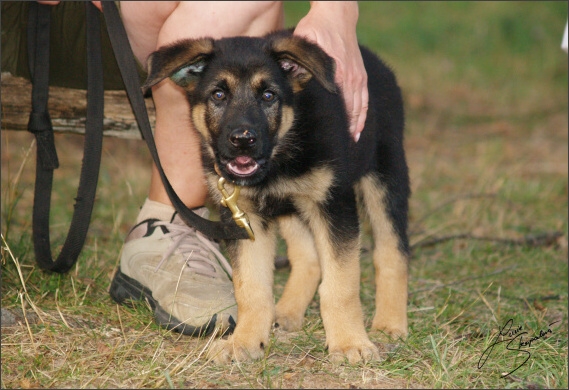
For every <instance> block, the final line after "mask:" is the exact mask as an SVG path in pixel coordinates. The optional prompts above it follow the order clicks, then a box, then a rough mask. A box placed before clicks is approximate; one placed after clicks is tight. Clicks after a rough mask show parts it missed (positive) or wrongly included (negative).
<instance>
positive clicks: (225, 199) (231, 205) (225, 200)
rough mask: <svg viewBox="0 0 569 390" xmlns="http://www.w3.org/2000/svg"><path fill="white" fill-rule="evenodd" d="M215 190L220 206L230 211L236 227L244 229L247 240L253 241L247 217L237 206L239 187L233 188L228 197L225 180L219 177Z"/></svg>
mask: <svg viewBox="0 0 569 390" xmlns="http://www.w3.org/2000/svg"><path fill="white" fill-rule="evenodd" d="M217 188H218V189H219V192H221V196H222V197H221V204H222V205H223V206H224V207H227V208H228V209H229V210H231V213H232V214H233V220H234V221H235V223H236V224H237V226H239V227H242V228H243V229H245V230H246V231H247V234H248V235H249V238H250V239H251V240H252V241H255V234H254V233H253V229H251V224H250V223H249V217H247V214H245V213H244V212H243V211H241V209H240V208H239V206H237V198H239V192H240V191H241V187H239V186H234V188H235V189H234V190H233V193H232V194H231V195H229V193H228V192H227V190H226V189H225V179H224V178H223V177H220V178H219V180H218V181H217Z"/></svg>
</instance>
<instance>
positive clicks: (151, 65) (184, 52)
mask: <svg viewBox="0 0 569 390" xmlns="http://www.w3.org/2000/svg"><path fill="white" fill-rule="evenodd" d="M212 52H213V39H210V38H201V39H185V40H181V41H178V42H175V43H173V44H171V45H168V46H164V47H161V48H160V49H158V50H157V51H155V52H153V53H152V54H150V56H149V57H148V77H147V78H146V82H145V83H144V85H143V86H142V91H143V92H144V93H146V92H147V91H148V89H150V88H151V87H153V86H154V85H156V84H158V83H159V82H160V81H162V80H164V79H165V78H167V77H170V79H172V81H174V82H175V83H176V84H178V85H179V86H181V87H183V88H186V89H189V90H191V89H192V88H193V87H194V86H195V84H196V82H197V80H198V79H199V77H200V75H201V73H202V72H203V71H204V69H205V67H206V65H207V60H208V58H209V57H210V56H211V54H212Z"/></svg>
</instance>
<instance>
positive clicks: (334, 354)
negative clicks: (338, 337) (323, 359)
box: [328, 337, 379, 364]
mask: <svg viewBox="0 0 569 390" xmlns="http://www.w3.org/2000/svg"><path fill="white" fill-rule="evenodd" d="M328 350H329V352H330V356H329V359H330V361H331V362H332V363H336V364H339V363H343V362H344V360H345V359H348V362H349V363H350V364H356V363H359V362H361V361H363V362H369V361H371V360H379V349H378V348H377V347H376V346H375V344H373V343H372V342H371V341H369V339H368V338H367V337H366V338H364V339H361V340H351V341H350V342H348V343H345V344H333V345H330V346H329V347H328Z"/></svg>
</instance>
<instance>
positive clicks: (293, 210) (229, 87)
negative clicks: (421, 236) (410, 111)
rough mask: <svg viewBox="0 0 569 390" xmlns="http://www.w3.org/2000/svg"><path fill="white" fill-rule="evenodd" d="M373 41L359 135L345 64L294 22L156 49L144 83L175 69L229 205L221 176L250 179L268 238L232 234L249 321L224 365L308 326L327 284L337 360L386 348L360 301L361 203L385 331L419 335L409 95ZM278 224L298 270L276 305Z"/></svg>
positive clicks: (248, 207)
mask: <svg viewBox="0 0 569 390" xmlns="http://www.w3.org/2000/svg"><path fill="white" fill-rule="evenodd" d="M361 51H362V56H363V59H364V64H365V67H366V70H367V73H368V79H369V81H368V87H369V109H368V112H367V120H366V123H365V128H364V130H363V132H362V134H361V138H360V140H359V142H357V143H355V142H354V141H353V140H352V138H351V136H350V134H349V131H348V128H349V126H348V115H347V113H346V108H345V104H344V101H343V98H342V95H341V93H340V91H339V88H338V86H337V85H336V84H335V83H334V72H335V63H334V60H333V59H332V58H331V57H329V56H328V55H327V54H326V53H325V52H324V51H323V50H322V49H321V48H320V47H319V46H317V45H316V44H313V43H311V42H309V41H307V40H305V39H302V38H300V37H297V36H294V35H292V34H291V32H290V31H281V32H276V33H272V34H269V35H267V36H265V37H262V38H253V37H235V38H225V39H220V40H214V39H209V38H203V39H195V40H182V41H179V42H177V43H174V44H172V45H170V46H165V47H163V48H161V49H159V50H158V51H156V52H154V53H153V54H152V55H151V56H150V58H149V75H148V79H147V81H146V83H145V85H144V87H143V88H145V89H148V88H150V87H152V86H153V85H155V84H157V83H158V82H160V81H161V80H163V79H165V78H168V77H169V78H170V79H171V80H173V81H174V82H175V83H176V84H178V85H179V86H180V87H182V88H183V89H184V90H185V92H186V95H187V99H188V101H189V104H190V107H191V112H190V113H189V115H190V116H191V120H192V122H193V125H194V127H195V128H196V129H197V131H198V132H199V134H200V135H201V139H202V158H203V167H204V171H205V174H206V177H207V180H208V183H209V186H210V189H211V191H210V193H211V195H212V198H213V199H214V200H216V201H217V202H220V201H221V195H220V194H219V192H218V190H217V183H218V180H219V178H220V176H222V177H223V178H224V179H225V180H226V182H227V183H229V184H228V185H229V189H231V188H232V187H233V186H242V188H241V196H240V198H239V200H238V206H239V207H240V208H241V209H242V210H243V211H244V212H246V213H247V215H248V217H249V220H250V223H251V227H252V230H253V232H254V235H255V239H254V240H235V241H231V242H228V250H229V254H230V257H231V259H232V262H233V267H234V274H233V283H234V286H235V298H236V301H237V307H238V320H237V325H236V327H235V330H234V333H233V334H232V335H231V336H229V338H228V339H226V340H218V341H217V342H216V344H214V346H213V348H212V349H211V350H210V353H211V352H212V351H213V355H214V356H215V359H216V360H217V361H218V362H227V361H231V360H232V359H235V360H239V361H243V360H247V359H250V358H253V359H255V358H259V357H262V356H263V349H264V346H266V345H267V343H268V342H269V336H270V332H271V326H272V325H273V323H275V324H278V326H279V327H280V328H281V329H284V330H286V331H296V330H299V329H300V328H301V326H302V321H303V317H304V313H305V311H306V308H307V307H308V305H309V303H310V301H311V300H312V298H313V297H314V294H315V292H316V289H317V287H318V285H319V283H320V280H321V283H320V287H319V288H318V292H319V294H320V309H321V315H322V321H323V324H324V328H325V331H326V343H327V346H328V351H329V353H330V357H331V358H332V359H333V360H343V359H344V358H348V360H349V362H350V363H355V362H357V361H360V360H370V359H374V358H378V349H377V347H376V346H375V345H374V344H373V343H372V342H371V341H370V339H369V338H368V336H367V334H366V331H365V328H364V318H363V312H362V307H361V303H360V297H359V293H360V267H359V255H360V222H359V218H358V209H359V211H360V212H361V214H367V216H368V217H369V221H370V224H371V226H372V229H373V237H374V241H375V249H374V252H373V261H374V266H375V284H376V311H375V316H374V318H373V322H372V328H373V329H376V330H380V331H383V332H385V333H387V334H388V335H391V336H395V337H405V336H406V335H407V277H408V276H407V275H408V239H407V211H408V197H409V192H410V190H409V178H408V170H407V164H406V161H405V154H404V150H403V126H404V123H403V122H404V120H403V103H402V98H401V92H400V89H399V87H398V85H397V82H396V80H395V76H394V75H393V73H392V72H391V71H390V70H389V69H388V68H387V67H386V66H385V65H384V64H383V63H382V62H381V61H380V60H379V59H378V58H377V57H376V56H375V55H373V54H372V53H371V52H370V51H368V50H366V49H365V48H363V47H362V48H361ZM277 225H278V226H277ZM277 227H278V228H280V233H281V235H282V236H283V238H285V240H286V242H287V246H288V257H289V260H290V263H291V266H292V270H291V274H290V278H289V280H288V282H287V284H286V286H285V290H284V293H283V295H282V297H281V299H280V300H279V302H278V304H277V305H276V306H275V304H274V298H273V271H274V257H275V246H276V245H275V244H276V231H277Z"/></svg>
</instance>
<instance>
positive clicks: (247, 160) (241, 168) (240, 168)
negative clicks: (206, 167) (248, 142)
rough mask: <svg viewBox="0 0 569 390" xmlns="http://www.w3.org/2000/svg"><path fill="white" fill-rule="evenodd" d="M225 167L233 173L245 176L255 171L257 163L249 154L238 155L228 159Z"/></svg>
mask: <svg viewBox="0 0 569 390" xmlns="http://www.w3.org/2000/svg"><path fill="white" fill-rule="evenodd" d="M227 168H228V169H229V170H230V171H231V172H232V173H234V174H235V175H240V176H246V175H251V174H253V173H255V171H257V169H258V168H259V164H257V162H256V161H255V160H254V159H252V158H251V157H249V156H239V157H236V158H235V159H233V160H232V161H230V162H229V163H228V164H227Z"/></svg>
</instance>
